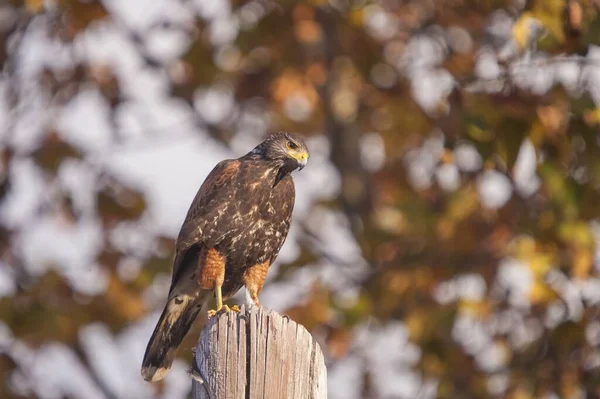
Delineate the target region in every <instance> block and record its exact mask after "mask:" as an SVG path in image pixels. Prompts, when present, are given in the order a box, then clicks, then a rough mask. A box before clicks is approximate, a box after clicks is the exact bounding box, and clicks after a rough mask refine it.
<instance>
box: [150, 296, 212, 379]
mask: <svg viewBox="0 0 600 399" xmlns="http://www.w3.org/2000/svg"><path fill="white" fill-rule="evenodd" d="M201 307H202V305H201V303H199V302H196V301H193V300H192V298H190V297H189V296H187V295H179V296H176V297H174V298H171V299H170V300H169V302H167V304H166V306H165V309H164V310H163V312H162V314H161V315H160V319H159V320H158V323H157V324H156V328H155V329H154V332H153V333H152V337H151V338H150V342H148V346H147V347H146V353H145V354H144V360H143V362H142V377H143V378H144V380H146V381H150V382H155V381H158V380H161V379H163V378H164V377H165V376H166V375H167V373H168V372H169V369H170V368H171V363H173V359H174V358H175V354H176V353H177V348H178V347H179V345H180V344H181V341H182V340H183V337H185V335H186V334H187V332H188V331H189V329H190V327H191V326H192V323H193V322H194V319H195V318H196V316H197V315H198V312H199V311H200V309H201Z"/></svg>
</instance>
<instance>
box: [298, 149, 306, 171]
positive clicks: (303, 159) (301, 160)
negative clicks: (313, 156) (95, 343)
mask: <svg viewBox="0 0 600 399" xmlns="http://www.w3.org/2000/svg"><path fill="white" fill-rule="evenodd" d="M296 161H298V170H302V169H304V167H305V166H306V164H307V163H308V153H307V152H301V153H300V154H298V157H296Z"/></svg>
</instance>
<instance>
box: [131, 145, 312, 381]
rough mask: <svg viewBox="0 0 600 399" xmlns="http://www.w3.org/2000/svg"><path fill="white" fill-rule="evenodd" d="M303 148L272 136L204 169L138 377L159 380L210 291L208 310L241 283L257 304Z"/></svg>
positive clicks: (281, 235)
mask: <svg viewBox="0 0 600 399" xmlns="http://www.w3.org/2000/svg"><path fill="white" fill-rule="evenodd" d="M308 157H309V153H308V149H307V148H306V145H305V144H304V143H303V142H302V140H300V139H299V138H298V137H296V136H293V135H291V134H289V133H276V134H273V135H271V136H269V137H268V138H267V139H266V140H265V141H263V142H262V143H260V144H259V145H258V146H256V147H255V148H254V149H253V150H252V151H250V152H249V153H247V154H246V155H244V156H242V157H240V158H238V159H228V160H225V161H222V162H220V163H219V164H217V166H215V168H214V169H213V170H212V171H211V172H210V174H209V175H208V177H207V178H206V180H205V181H204V183H203V184H202V186H201V187H200V189H199V190H198V193H197V194H196V197H195V198H194V201H193V202H192V205H191V206H190V209H189V210H188V213H187V216H186V218H185V221H184V222H183V226H182V227H181V231H180V232H179V236H178V238H177V243H176V252H175V261H174V264H173V275H172V279H171V288H170V289H169V296H168V300H167V304H166V305H165V309H164V310H163V312H162V315H161V316H160V319H159V321H158V324H157V325H156V328H155V329H154V333H152V337H151V338H150V342H149V343H148V347H147V348H146V353H145V355H144V360H143V363H142V377H143V378H144V379H145V380H146V381H158V380H160V379H162V378H164V377H165V375H166V374H167V372H168V371H169V368H170V367H171V363H172V362H173V359H174V357H175V353H176V351H177V347H178V346H179V345H180V344H181V341H182V340H183V337H184V336H185V335H186V333H187V332H188V331H189V329H190V327H191V325H192V323H193V322H194V319H195V318H196V315H197V314H198V312H199V311H200V309H201V308H202V307H203V306H205V304H206V303H207V302H208V301H209V300H210V297H211V295H212V294H213V293H214V296H215V297H216V302H217V307H216V311H209V315H212V314H214V313H215V312H218V311H220V310H222V309H223V310H229V308H228V307H227V306H226V305H225V306H224V305H223V301H224V300H227V299H228V298H230V297H231V296H233V295H234V294H235V293H236V292H237V291H238V290H239V289H240V288H241V287H242V286H245V287H246V302H247V304H248V305H249V306H252V305H260V303H259V300H258V294H259V293H260V291H261V289H262V287H263V284H264V282H265V278H266V276H267V271H268V270H269V266H270V265H271V263H273V261H274V260H275V258H276V257H277V254H278V253H279V250H280V249H281V246H282V245H283V242H284V241H285V238H286V236H287V234H288V231H289V228H290V223H291V216H292V209H293V208H294V198H295V191H294V181H293V180H292V176H291V175H290V174H291V172H292V171H294V170H296V169H302V168H304V166H306V163H307V161H308Z"/></svg>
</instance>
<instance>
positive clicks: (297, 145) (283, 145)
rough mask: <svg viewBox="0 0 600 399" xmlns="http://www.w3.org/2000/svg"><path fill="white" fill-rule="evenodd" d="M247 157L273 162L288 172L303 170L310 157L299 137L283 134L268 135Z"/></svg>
mask: <svg viewBox="0 0 600 399" xmlns="http://www.w3.org/2000/svg"><path fill="white" fill-rule="evenodd" d="M249 155H251V156H252V157H253V158H260V159H264V160H267V161H273V162H275V163H276V164H280V167H281V168H284V169H286V170H287V171H289V172H291V171H292V170H295V169H299V170H301V169H302V168H304V167H305V166H306V163H307V162H308V158H309V156H310V154H309V153H308V148H307V147H306V144H304V142H303V141H302V140H300V138H299V137H297V136H294V135H292V134H290V133H285V132H280V133H275V134H272V135H270V136H269V137H267V138H266V139H265V141H263V142H262V143H260V144H259V145H257V146H256V147H254V149H253V150H252V151H250V153H249Z"/></svg>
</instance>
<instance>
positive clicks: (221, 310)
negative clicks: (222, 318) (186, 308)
mask: <svg viewBox="0 0 600 399" xmlns="http://www.w3.org/2000/svg"><path fill="white" fill-rule="evenodd" d="M227 312H236V313H239V312H240V307H239V306H238V305H233V306H232V307H229V306H227V305H223V306H221V308H218V309H217V310H214V309H211V310H209V311H208V312H206V313H207V314H208V318H209V319H210V318H212V317H214V316H215V315H216V314H217V313H227Z"/></svg>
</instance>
